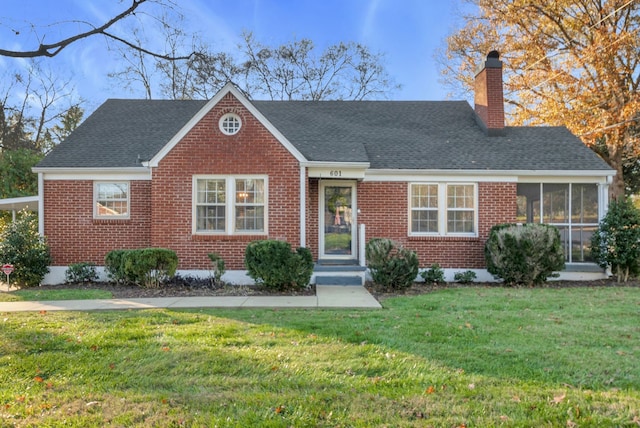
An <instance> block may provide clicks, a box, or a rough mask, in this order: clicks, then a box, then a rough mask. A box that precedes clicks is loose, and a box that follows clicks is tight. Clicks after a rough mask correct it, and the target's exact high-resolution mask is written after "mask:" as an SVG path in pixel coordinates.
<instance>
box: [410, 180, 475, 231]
mask: <svg viewBox="0 0 640 428" xmlns="http://www.w3.org/2000/svg"><path fill="white" fill-rule="evenodd" d="M409 200H410V221H409V228H410V230H409V234H410V235H412V236H423V235H424V236H429V235H436V236H438V235H442V236H445V235H453V236H475V235H476V233H477V231H476V223H477V220H476V218H477V211H478V209H477V202H476V201H477V198H476V185H475V184H466V183H412V184H411V185H410V196H409Z"/></svg>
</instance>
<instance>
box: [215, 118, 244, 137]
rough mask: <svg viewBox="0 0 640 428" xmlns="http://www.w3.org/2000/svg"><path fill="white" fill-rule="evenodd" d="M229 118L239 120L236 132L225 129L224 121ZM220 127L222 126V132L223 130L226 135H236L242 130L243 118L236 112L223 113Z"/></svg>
mask: <svg viewBox="0 0 640 428" xmlns="http://www.w3.org/2000/svg"><path fill="white" fill-rule="evenodd" d="M228 118H234V119H235V120H237V121H238V129H236V130H235V132H229V131H227V129H225V127H224V121H225V120H227V119H228ZM218 127H219V128H220V132H222V133H223V134H224V135H236V134H237V133H238V132H240V129H242V119H241V118H240V116H239V115H237V114H236V113H226V114H223V115H222V117H221V118H220V120H219V121H218Z"/></svg>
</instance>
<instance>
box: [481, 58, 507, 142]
mask: <svg viewBox="0 0 640 428" xmlns="http://www.w3.org/2000/svg"><path fill="white" fill-rule="evenodd" d="M499 58H500V54H499V53H498V51H491V52H489V54H488V55H487V60H486V61H485V63H484V64H482V65H481V68H480V70H479V71H478V73H477V74H476V82H475V100H474V104H475V105H474V109H475V111H476V119H477V120H478V124H479V125H480V126H481V127H482V129H484V131H485V132H486V134H487V135H488V136H490V137H493V136H500V135H504V97H503V94H502V61H500V59H499Z"/></svg>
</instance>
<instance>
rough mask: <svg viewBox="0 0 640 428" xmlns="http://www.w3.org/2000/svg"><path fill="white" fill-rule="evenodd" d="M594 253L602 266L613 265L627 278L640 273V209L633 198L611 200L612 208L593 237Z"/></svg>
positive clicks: (592, 246) (618, 272)
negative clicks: (632, 201) (634, 203)
mask: <svg viewBox="0 0 640 428" xmlns="http://www.w3.org/2000/svg"><path fill="white" fill-rule="evenodd" d="M591 254H592V255H593V258H594V260H595V261H596V262H597V263H598V264H599V265H600V266H601V267H603V268H606V267H611V270H612V272H614V273H615V274H616V276H617V278H618V282H620V281H621V280H623V281H625V282H626V281H627V280H628V279H629V276H635V275H637V274H638V270H639V266H638V259H639V258H640V210H638V208H636V207H635V206H634V205H633V204H632V203H631V201H629V200H622V201H612V202H611V204H609V210H608V211H607V214H606V215H605V217H604V218H603V219H602V221H601V222H600V224H599V225H598V230H597V231H596V233H594V234H593V236H592V237H591Z"/></svg>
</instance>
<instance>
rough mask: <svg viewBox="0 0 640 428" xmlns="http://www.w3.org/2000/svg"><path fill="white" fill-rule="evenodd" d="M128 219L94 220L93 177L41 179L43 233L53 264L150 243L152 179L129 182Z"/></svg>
mask: <svg viewBox="0 0 640 428" xmlns="http://www.w3.org/2000/svg"><path fill="white" fill-rule="evenodd" d="M130 192H131V199H130V204H131V206H130V212H131V216H130V219H129V220H94V218H93V181H91V180H77V181H72V180H46V181H45V182H44V195H45V197H44V213H45V215H44V233H45V236H46V237H47V242H48V243H49V246H50V248H51V255H52V257H53V265H54V266H67V265H69V264H71V263H78V262H93V263H96V264H98V265H103V264H104V256H105V255H106V254H107V252H109V251H110V250H113V249H116V248H119V249H122V248H144V247H148V246H149V245H150V243H151V239H150V228H151V182H150V181H131V182H130Z"/></svg>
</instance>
